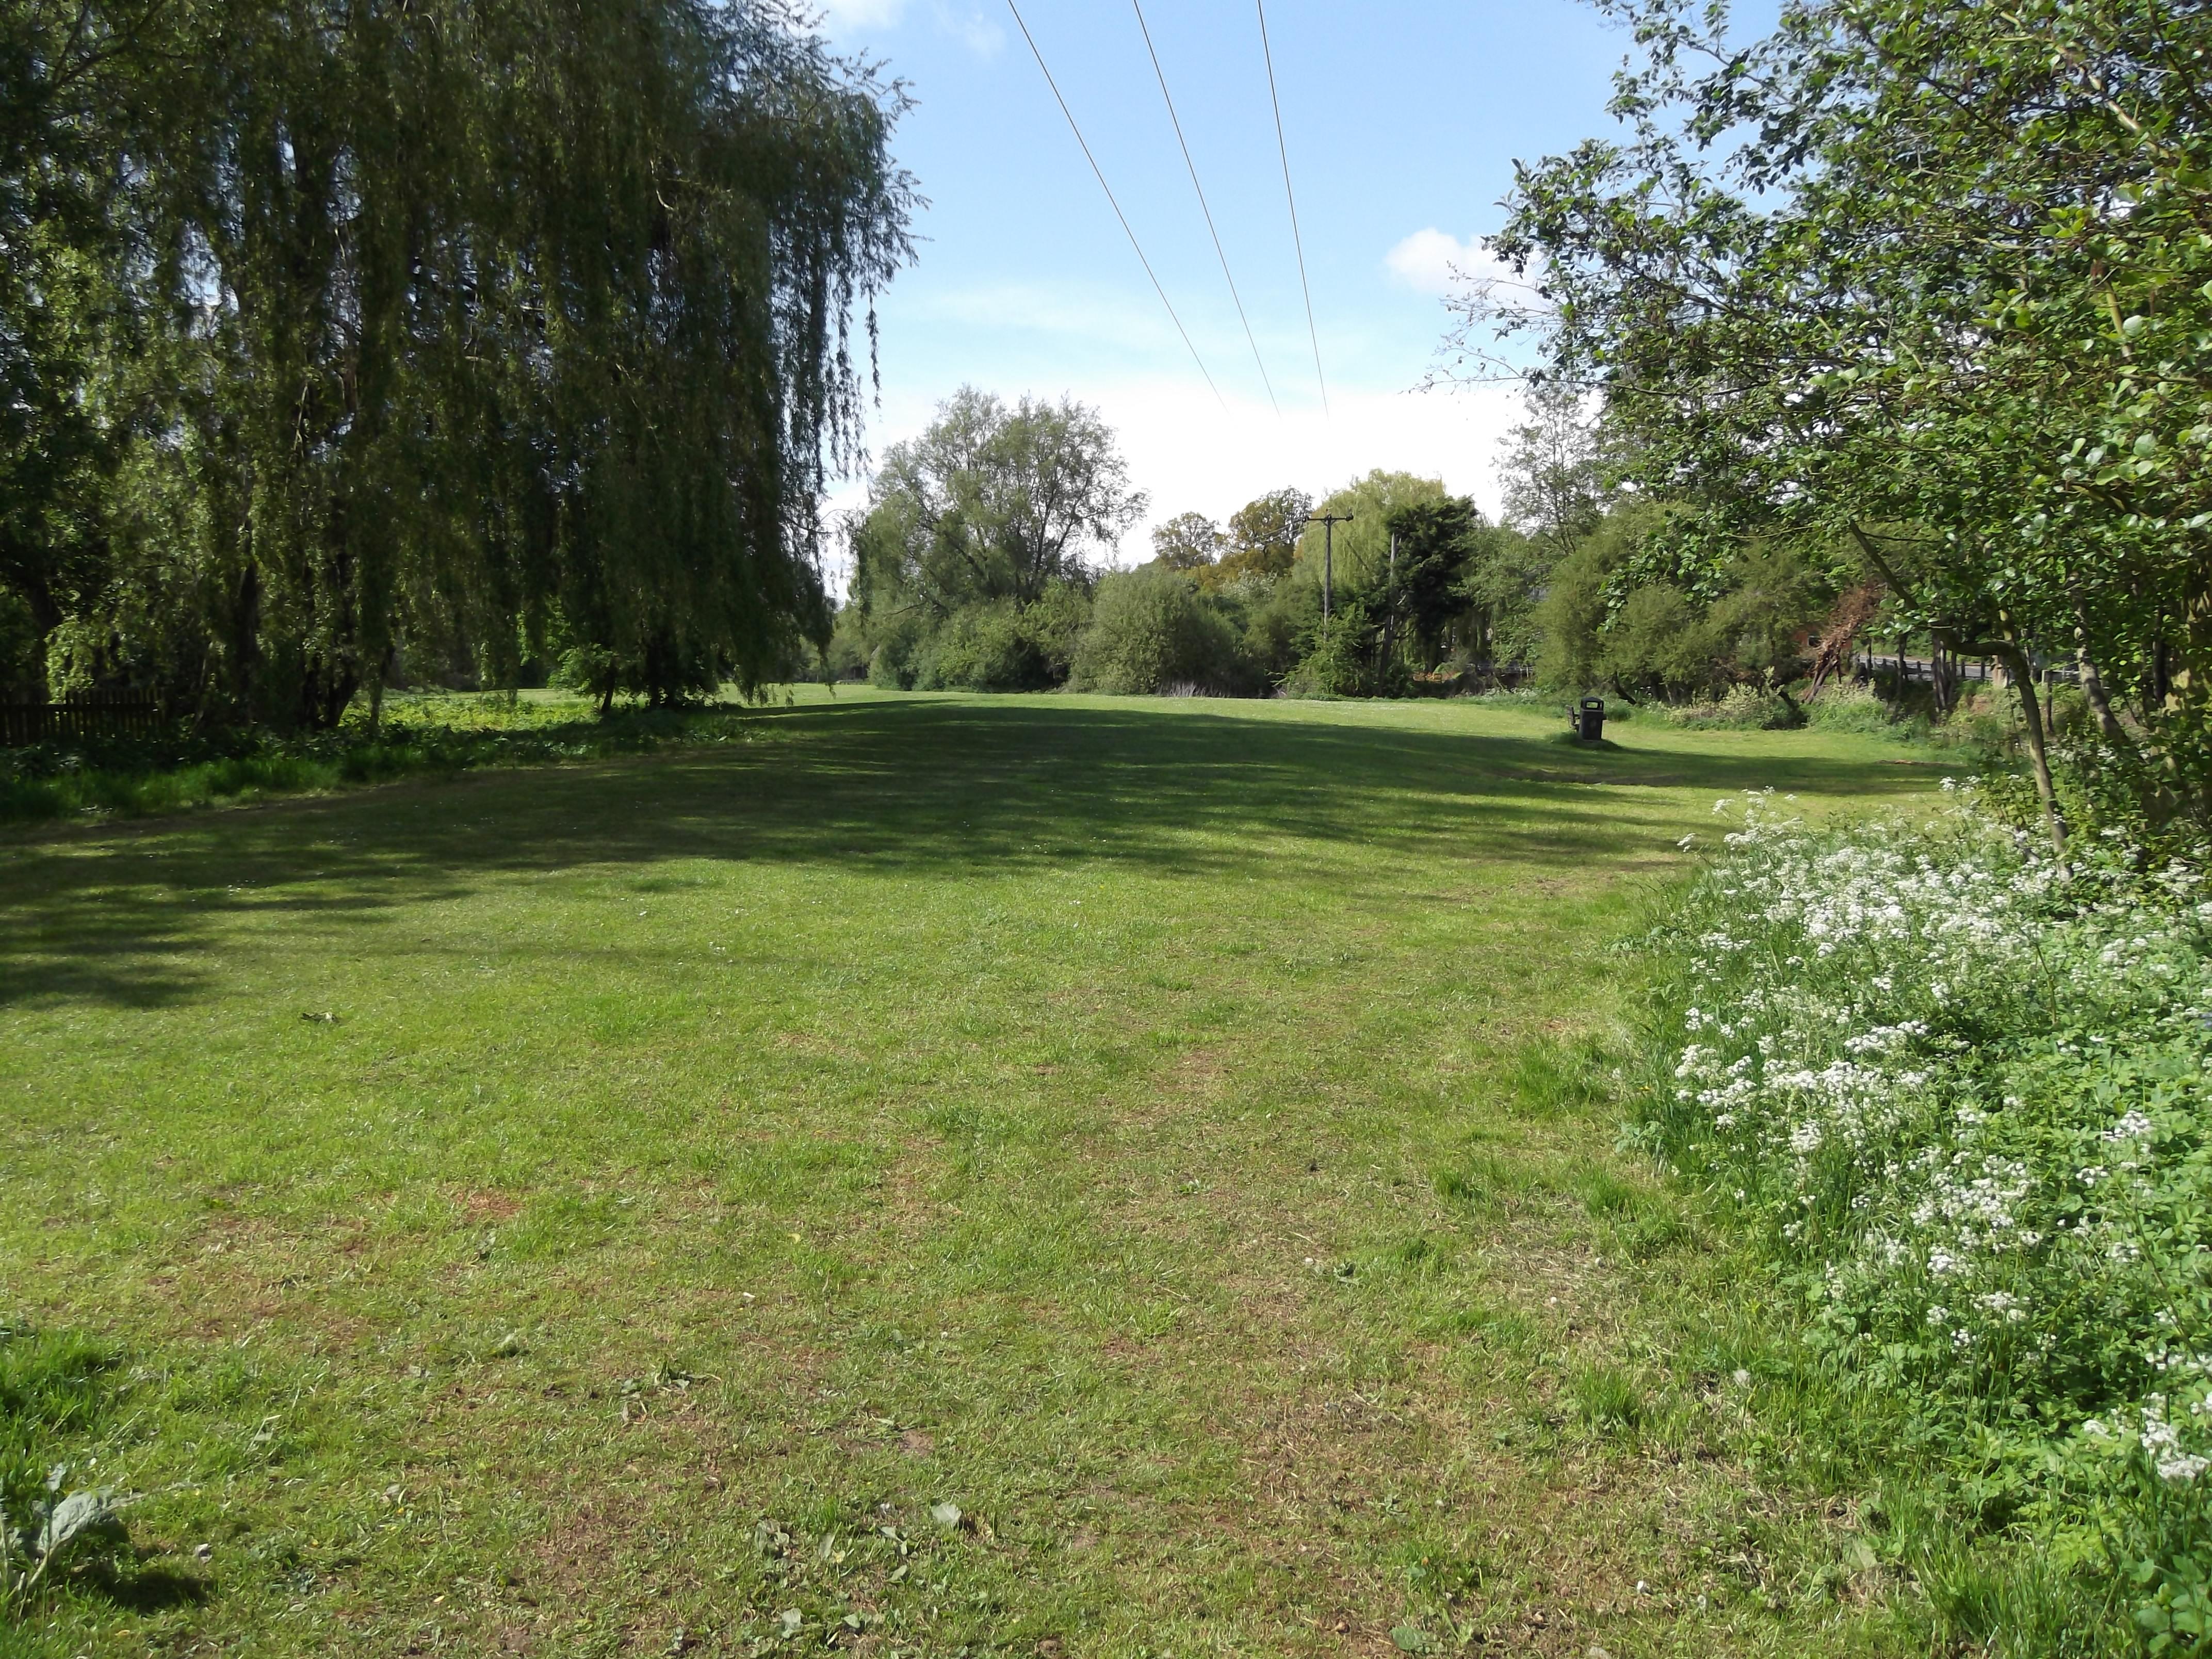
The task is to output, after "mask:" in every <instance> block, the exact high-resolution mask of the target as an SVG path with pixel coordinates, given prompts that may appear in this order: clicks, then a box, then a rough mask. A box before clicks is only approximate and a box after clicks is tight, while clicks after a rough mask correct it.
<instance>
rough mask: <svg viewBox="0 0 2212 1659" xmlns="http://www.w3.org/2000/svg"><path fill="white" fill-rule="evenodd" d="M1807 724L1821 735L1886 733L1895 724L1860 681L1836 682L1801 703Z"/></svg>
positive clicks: (1885, 707)
mask: <svg viewBox="0 0 2212 1659" xmlns="http://www.w3.org/2000/svg"><path fill="white" fill-rule="evenodd" d="M1804 707H1805V720H1806V722H1807V724H1808V725H1811V726H1819V727H1820V729H1821V730H1822V731H1824V732H1888V731H1890V730H1891V729H1892V728H1893V727H1894V726H1895V725H1896V724H1897V715H1896V714H1895V712H1894V711H1893V709H1892V708H1890V706H1889V705H1888V704H1887V703H1886V702H1883V701H1882V700H1881V698H1880V697H1879V696H1875V690H1874V688H1873V687H1872V686H1870V685H1869V684H1866V683H1865V682H1864V681H1863V680H1838V681H1836V682H1834V683H1833V684H1828V685H1824V686H1822V687H1821V688H1820V696H1817V697H1811V698H1808V699H1807V700H1806V702H1805V705H1804Z"/></svg>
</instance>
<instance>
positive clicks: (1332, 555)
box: [1306, 513, 1352, 639]
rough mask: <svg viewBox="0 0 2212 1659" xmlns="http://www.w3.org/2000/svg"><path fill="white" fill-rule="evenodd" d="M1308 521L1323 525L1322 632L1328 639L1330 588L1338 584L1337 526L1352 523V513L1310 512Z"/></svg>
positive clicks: (1307, 516) (1307, 517) (1324, 637)
mask: <svg viewBox="0 0 2212 1659" xmlns="http://www.w3.org/2000/svg"><path fill="white" fill-rule="evenodd" d="M1306 522H1307V523H1308V524H1317V525H1319V526H1321V534H1322V554H1321V632H1322V638H1323V639H1327V638H1328V608H1329V590H1330V589H1331V588H1333V587H1334V586H1336V527H1337V526H1339V525H1340V524H1350V523H1351V522H1352V514H1350V513H1308V514H1307V515H1306Z"/></svg>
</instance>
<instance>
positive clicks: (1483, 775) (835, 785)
mask: <svg viewBox="0 0 2212 1659" xmlns="http://www.w3.org/2000/svg"><path fill="white" fill-rule="evenodd" d="M1273 716H1274V711H1272V710H1271V711H1269V714H1268V717H1259V716H1255V714H1237V713H1218V714H1217V713H1213V712H1210V711H1206V712H1200V711H1197V710H1192V709H1190V708H1188V707H1180V708H1162V707H1161V706H1159V705H1157V704H1148V703H1143V702H1131V703H1130V705H1129V706H1128V707H1127V708H1097V707H1095V706H1090V705H1085V704H1082V703H1078V702H1071V701H1066V700H1061V699H1057V698H1045V697H1040V698H1036V699H1028V700H1022V701H1014V700H1011V699H1009V700H985V701H973V702H970V701H965V700H958V699H915V700H913V701H894V700H887V699H886V700H870V701H867V702H854V703H846V704H829V705H813V706H808V707H803V708H780V709H765V710H762V711H760V712H758V713H757V714H754V715H752V716H750V717H749V718H750V722H751V724H752V726H753V729H754V730H755V731H756V732H757V735H758V738H759V739H760V740H759V741H757V742H754V743H750V744H726V745H722V746H719V747H716V748H712V749H696V750H671V751H668V752H665V753H663V754H661V755H658V756H654V757H648V758H645V759H641V760H632V761H625V760H617V761H606V762H592V763H583V764H579V765H572V766H561V767H546V768H542V769H515V770H504V771H489V772H484V773H481V774H476V775H469V776H466V777H464V778H461V779H459V780H456V781H440V782H430V783H419V784H412V785H401V786H394V787H388V788H384V789H380V790H376V791H373V792H363V793H358V794H353V795H348V796H341V797H337V798H332V799H319V800H304V801H295V802H290V803H281V804H276V805H268V806H264V807H258V808H240V809H234V810H229V811H221V812H214V813H210V814H207V815H206V816H204V817H193V818H189V819H184V820H175V819H172V820H168V821H166V822H164V821H155V822H151V823H140V824H134V825H131V826H127V827H115V828H104V829H69V830H49V831H46V832H45V833H44V834H43V835H36V834H34V835H31V836H17V837H15V838H13V839H12V840H11V841H10V842H8V843H7V844H5V845H4V846H0V919H4V922H5V928H4V933H0V1006H6V1005H21V1004H25V1003H33V1002H35V1003H51V1002H58V1001H67V1000H96V1001H100V1002H106V1003H109V1004H112V1005H116V1006H137V1007H151V1006H161V1005H164V1004H167V1003H170V1002H173V1001H176V1000H181V999H185V998H188V997H190V996H191V994H193V992H194V990H195V988H196V987H197V985H198V983H199V982H200V975H199V973H198V971H197V968H196V966H195V963H194V957H195V956H196V955H197V953H198V952H199V951H201V950H203V949H204V946H205V945H206V942H207V940H208V938H209V936H210V932H211V925H212V923H213V922H214V921H216V920H217V919H218V918H220V917H222V915H225V914H226V913H229V912H234V911H238V910H242V909H245V908H249V907H250V908H253V909H256V910H267V909H270V908H279V909H290V910H295V911H298V912H301V913H304V914H316V915H324V916H330V915H339V916H343V915H357V916H360V917H362V918H363V919H367V918H368V917H370V916H373V915H375V914H377V913H379V912H380V911H384V910H386V909H388V908H391V907H392V906H394V905H396V904H399V903H412V902H422V901H423V900H426V899H437V898H441V897H454V896H461V895H463V894H465V893H466V892H468V891H470V890H472V889H473V888H474V887H475V886H476V884H477V883H478V882H479V881H480V880H481V879H483V878H489V877H493V876H496V875H498V874H500V873H501V872H553V871H556V870H560V869H564V868H573V867H576V866H586V865H605V864H637V865H643V864H649V863H652V862H655V861H659V860H679V859H710V860H731V861H745V860H769V861H784V862H811V863H831V864H837V865H841V866H846V867H852V868H867V869H873V870H878V871H884V872H905V873H909V874H921V875H927V874H930V873H933V872H945V873H953V872H961V873H965V872H974V871H977V870H989V869H1000V870H1018V869H1022V868H1024V867H1029V868H1038V869H1048V868H1063V867H1067V866H1073V865H1075V864H1079V863H1081V862H1085V861H1095V860H1132V861H1135V862H1138V863H1140V864H1143V865H1145V866H1148V867H1154V868H1158V869H1159V870H1162V871H1164V872H1187V873H1190V874H1193V875H1202V874H1215V875H1220V874H1226V873H1230V872H1252V873H1257V872H1259V870H1260V869H1261V866H1267V867H1268V868H1270V869H1273V870H1279V869H1280V868H1281V862H1280V861H1281V860H1310V861H1315V862H1316V864H1319V863H1327V864H1328V867H1329V868H1330V869H1331V870H1332V872H1340V873H1339V874H1337V876H1336V878H1337V879H1340V880H1348V881H1352V882H1358V881H1360V880H1363V879H1377V880H1379V879H1388V869H1387V866H1389V865H1390V864H1391V863H1393V862H1394V861H1395V854H1399V853H1412V852H1415V851H1419V850H1425V848H1428V847H1431V846H1433V844H1434V843H1436V842H1439V841H1449V843H1450V846H1451V848H1452V850H1453V851H1454V852H1455V854H1457V855H1458V856H1460V857H1462V858H1471V859H1487V860H1507V861H1512V862H1516V863H1519V864H1523V865H1535V866H1579V865H1583V864H1585V863H1588V862H1590V861H1593V860H1605V859H1608V858H1611V857H1613V856H1616V855H1617V854H1619V853H1620V851H1621V850H1623V849H1624V848H1627V847H1632V846H1635V845H1637V844H1638V841H1639V837H1640V836H1647V835H1648V836H1657V835H1658V834H1660V833H1661V832H1662V829H1669V828H1671V827H1672V825H1671V820H1670V818H1669V817H1668V807H1667V805H1666V804H1665V803H1663V802H1661V801H1658V800H1655V799H1649V798H1648V797H1647V798H1645V799H1638V792H1640V791H1646V790H1651V789H1656V788H1666V787H1676V788H1680V787H1692V788H1699V789H1709V790H1712V791H1714V792H1716V793H1729V792H1732V791H1741V790H1744V789H1747V788H1754V787H1766V786H1769V785H1772V786H1777V787H1782V788H1785V789H1792V788H1796V789H1803V790H1806V791H1808V792H1820V793H1869V792H1878V793H1887V792H1889V791H1891V790H1893V789H1894V788H1895V787H1897V785H1898V784H1899V781H1901V780H1902V777H1903V776H1904V775H1905V772H1904V769H1900V767H1899V763H1896V762H1894V761H1891V762H1887V763H1883V762H1879V761H1869V760H1852V759H1841V758H1837V757H1832V756H1825V755H1821V754H1820V753H1817V752H1811V753H1802V754H1782V755H1750V754H1741V753H1738V754H1730V753H1727V752H1720V753H1685V752H1682V751H1680V750H1644V749H1640V748H1622V747H1617V746H1615V745H1614V744H1609V743H1608V744H1606V745H1604V747H1603V748H1602V749H1601V750H1599V749H1590V748H1587V747H1577V748H1575V749H1563V748H1562V746H1561V745H1560V744H1557V743H1555V742H1553V741H1552V740H1551V738H1549V737H1547V736H1529V737H1518V736H1509V735H1497V734H1476V733H1468V734H1461V733H1455V732H1449V731H1438V730H1434V729H1419V728H1408V727H1405V726H1395V725H1386V724H1382V723H1375V724H1369V723H1366V722H1364V721H1361V720H1346V719H1343V718H1341V716H1335V717H1332V718H1315V719H1311V720H1305V719H1300V718H1297V717H1296V716H1291V717H1287V718H1279V717H1273ZM1934 770H1935V769H1934V768H1933V767H1932V766H1930V767H1929V768H1928V771H1929V776H1930V777H1931V778H1932V776H1933V775H1934ZM1669 838H1671V836H1670V837H1669ZM1355 850H1356V852H1357V854H1358V858H1357V860H1356V861H1355V862H1353V863H1349V864H1347V863H1346V862H1345V858H1346V854H1351V853H1353V852H1354V851H1355Z"/></svg>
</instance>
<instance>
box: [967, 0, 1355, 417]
mask: <svg viewBox="0 0 2212 1659" xmlns="http://www.w3.org/2000/svg"><path fill="white" fill-rule="evenodd" d="M1006 3H1007V4H1009V5H1012V3H1013V0H1006ZM1252 3H1253V4H1254V5H1255V6H1257V7H1258V8H1259V9H1260V53H1261V57H1263V58H1266V59H1267V100H1268V101H1269V102H1270V103H1272V104H1273V105H1274V106H1275V148H1276V149H1277V150H1279V152H1280V153H1281V155H1282V157H1283V199H1284V200H1285V201H1286V202H1288V203H1289V204H1291V246H1292V247H1294V248H1296V249H1297V251H1298V288H1299V289H1300V291H1302V292H1303V293H1304V295H1305V297H1306V333H1307V335H1308V336H1309V337H1310V338H1311V339H1312V341H1313V355H1314V379H1315V380H1318V381H1319V382H1320V383H1321V412H1322V414H1323V415H1327V414H1328V376H1327V375H1325V374H1322V372H1321V331H1319V330H1318V329H1316V328H1315V326H1314V314H1313V289H1312V287H1311V285H1310V284H1309V283H1307V281H1306V245H1305V240H1304V238H1303V237H1301V236H1300V235H1299V234H1298V198H1297V194H1296V193H1295V192H1294V191H1292V190H1291V147H1290V145H1289V144H1287V143H1285V142H1284V139H1283V100H1282V99H1281V98H1280V97H1279V95H1278V94H1276V91H1275V53H1274V49H1273V47H1271V46H1269V45H1268V44H1267V0H1252Z"/></svg>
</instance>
